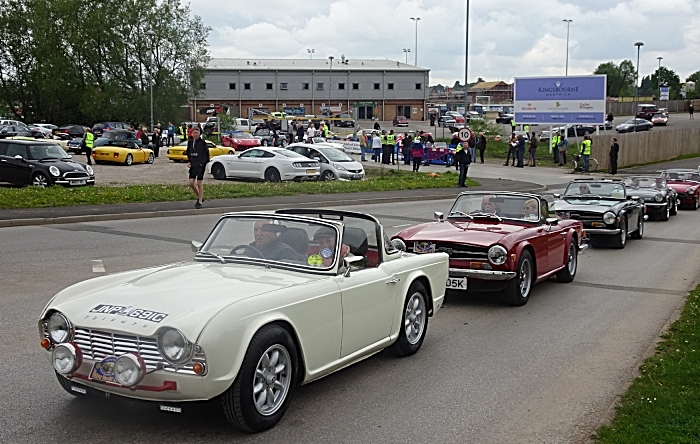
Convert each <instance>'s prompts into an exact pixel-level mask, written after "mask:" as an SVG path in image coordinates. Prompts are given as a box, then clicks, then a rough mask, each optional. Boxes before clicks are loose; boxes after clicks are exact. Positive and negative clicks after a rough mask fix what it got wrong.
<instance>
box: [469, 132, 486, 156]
mask: <svg viewBox="0 0 700 444" xmlns="http://www.w3.org/2000/svg"><path fill="white" fill-rule="evenodd" d="M476 147H477V148H478V149H479V157H480V158H481V163H484V151H486V137H485V136H484V133H479V138H478V140H477V141H476ZM472 161H474V162H476V159H472Z"/></svg>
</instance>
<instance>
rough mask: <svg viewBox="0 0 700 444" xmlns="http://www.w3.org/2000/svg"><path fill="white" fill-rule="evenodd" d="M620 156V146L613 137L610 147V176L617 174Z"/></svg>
mask: <svg viewBox="0 0 700 444" xmlns="http://www.w3.org/2000/svg"><path fill="white" fill-rule="evenodd" d="M618 154H620V145H619V144H618V143H617V139H616V138H615V137H613V140H612V145H610V174H613V175H614V174H617V156H618Z"/></svg>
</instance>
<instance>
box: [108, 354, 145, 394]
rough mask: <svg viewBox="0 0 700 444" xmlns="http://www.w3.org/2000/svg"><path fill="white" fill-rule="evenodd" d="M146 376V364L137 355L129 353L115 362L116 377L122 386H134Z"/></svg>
mask: <svg viewBox="0 0 700 444" xmlns="http://www.w3.org/2000/svg"><path fill="white" fill-rule="evenodd" d="M144 376H146V363H145V362H144V361H143V358H142V357H141V356H139V355H137V354H135V353H127V354H125V355H122V356H120V357H118V358H117V360H116V361H115V362H114V377H115V378H117V381H119V383H120V384H121V385H125V386H127V387H131V386H134V385H136V384H138V383H139V382H141V381H142V380H143V377H144Z"/></svg>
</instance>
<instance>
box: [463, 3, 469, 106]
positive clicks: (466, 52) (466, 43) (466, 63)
mask: <svg viewBox="0 0 700 444" xmlns="http://www.w3.org/2000/svg"><path fill="white" fill-rule="evenodd" d="M466 23H467V31H466V36H465V39H464V115H465V116H468V115H469V114H468V113H467V111H468V110H469V106H468V105H467V85H468V84H469V80H468V79H469V77H468V76H469V0H467V20H466Z"/></svg>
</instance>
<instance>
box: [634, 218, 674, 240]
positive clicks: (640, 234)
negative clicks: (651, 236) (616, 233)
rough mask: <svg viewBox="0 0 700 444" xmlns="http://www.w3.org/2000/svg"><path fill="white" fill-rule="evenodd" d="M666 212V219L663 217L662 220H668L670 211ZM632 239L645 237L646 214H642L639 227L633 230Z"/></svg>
mask: <svg viewBox="0 0 700 444" xmlns="http://www.w3.org/2000/svg"><path fill="white" fill-rule="evenodd" d="M665 214H666V219H661V220H668V213H665ZM631 237H632V239H641V238H642V237H644V216H642V217H641V218H640V219H639V225H638V226H637V229H636V230H634V232H632V235H631Z"/></svg>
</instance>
